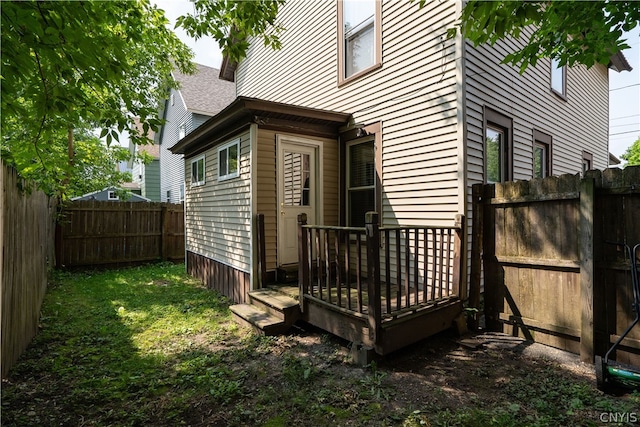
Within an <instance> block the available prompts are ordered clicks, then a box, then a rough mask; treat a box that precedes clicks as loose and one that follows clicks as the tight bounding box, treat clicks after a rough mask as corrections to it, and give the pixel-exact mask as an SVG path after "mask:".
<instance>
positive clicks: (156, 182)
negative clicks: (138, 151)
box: [142, 159, 161, 202]
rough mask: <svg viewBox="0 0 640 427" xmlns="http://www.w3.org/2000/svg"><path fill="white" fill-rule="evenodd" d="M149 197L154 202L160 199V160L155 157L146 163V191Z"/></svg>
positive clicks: (145, 193)
mask: <svg viewBox="0 0 640 427" xmlns="http://www.w3.org/2000/svg"><path fill="white" fill-rule="evenodd" d="M142 195H143V196H144V197H146V198H147V199H150V200H152V201H154V202H157V201H160V200H161V198H160V161H159V160H158V159H154V160H153V161H152V162H151V163H149V164H146V165H144V193H143V194H142Z"/></svg>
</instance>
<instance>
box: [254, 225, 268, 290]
mask: <svg viewBox="0 0 640 427" xmlns="http://www.w3.org/2000/svg"><path fill="white" fill-rule="evenodd" d="M256 225H257V228H258V264H259V269H260V277H259V278H258V287H259V288H262V287H264V284H265V283H264V282H265V277H267V259H266V258H267V256H266V254H265V243H264V214H261V213H260V214H258V216H257V218H256Z"/></svg>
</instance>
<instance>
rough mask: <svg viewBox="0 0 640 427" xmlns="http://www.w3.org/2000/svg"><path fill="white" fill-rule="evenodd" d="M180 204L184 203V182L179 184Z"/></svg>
mask: <svg viewBox="0 0 640 427" xmlns="http://www.w3.org/2000/svg"><path fill="white" fill-rule="evenodd" d="M178 201H179V202H180V203H182V202H184V182H183V183H181V184H180V200H178Z"/></svg>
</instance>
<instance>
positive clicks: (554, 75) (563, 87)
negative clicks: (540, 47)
mask: <svg viewBox="0 0 640 427" xmlns="http://www.w3.org/2000/svg"><path fill="white" fill-rule="evenodd" d="M551 90H553V91H554V92H555V93H556V94H558V95H560V96H561V97H562V98H566V96H567V66H566V65H562V66H560V60H559V59H555V58H552V59H551Z"/></svg>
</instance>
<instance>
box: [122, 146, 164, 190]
mask: <svg viewBox="0 0 640 427" xmlns="http://www.w3.org/2000/svg"><path fill="white" fill-rule="evenodd" d="M150 139H151V140H152V141H153V134H152V135H150ZM130 150H135V151H134V152H135V153H137V154H142V153H146V155H147V156H148V157H150V158H151V160H150V161H149V162H148V163H146V164H144V163H142V162H141V161H140V160H135V161H134V162H133V165H132V172H131V175H132V177H133V183H134V184H137V185H138V186H139V188H140V195H142V196H143V197H146V198H147V199H149V200H151V201H154V202H161V201H162V198H161V197H160V147H159V146H158V145H156V144H155V143H152V142H151V141H150V142H149V144H146V145H138V146H134V147H130Z"/></svg>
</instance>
